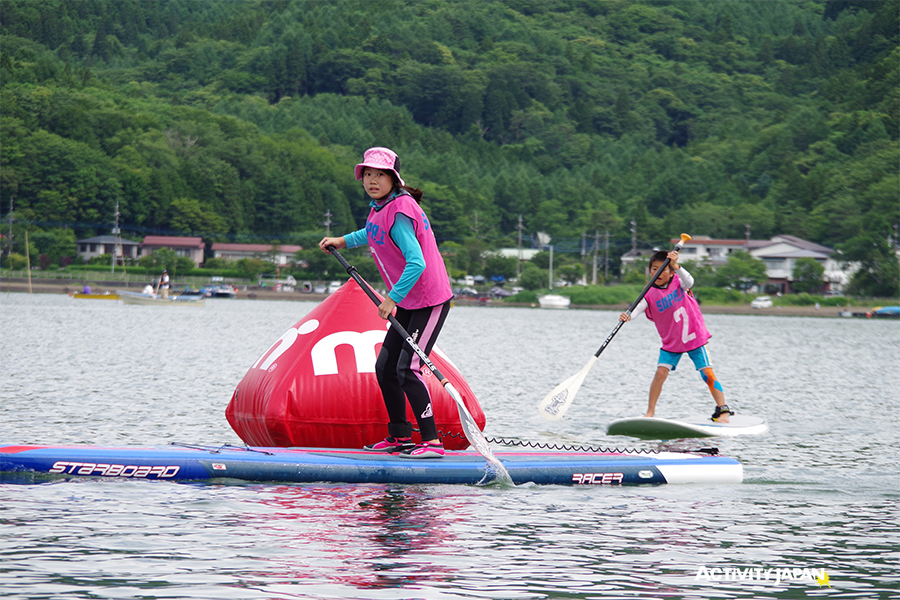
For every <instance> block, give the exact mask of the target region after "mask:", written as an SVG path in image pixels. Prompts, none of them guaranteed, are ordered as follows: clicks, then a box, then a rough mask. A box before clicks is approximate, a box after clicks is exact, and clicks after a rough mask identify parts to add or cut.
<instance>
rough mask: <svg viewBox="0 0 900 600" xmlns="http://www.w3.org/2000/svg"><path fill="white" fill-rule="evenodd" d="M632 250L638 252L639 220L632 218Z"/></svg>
mask: <svg viewBox="0 0 900 600" xmlns="http://www.w3.org/2000/svg"><path fill="white" fill-rule="evenodd" d="M631 251H632V252H637V221H635V220H634V219H632V220H631Z"/></svg>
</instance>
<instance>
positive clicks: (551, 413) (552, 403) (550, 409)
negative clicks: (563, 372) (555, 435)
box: [538, 356, 597, 421]
mask: <svg viewBox="0 0 900 600" xmlns="http://www.w3.org/2000/svg"><path fill="white" fill-rule="evenodd" d="M595 362H597V357H596V356H592V357H591V358H590V360H589V361H587V364H586V365H584V367H583V368H582V369H581V370H580V371H578V372H577V373H575V374H574V375H572V376H571V377H569V378H568V379H566V380H565V381H563V382H562V383H561V384H559V385H558V386H556V387H555V388H553V391H552V392H550V393H549V394H547V396H546V397H545V398H544V399H543V400H541V403H540V404H538V412H540V413H541V416H542V417H544V418H545V419H547V420H548V421H558V420H560V419H562V417H563V415H564V414H566V411H567V410H569V406H571V405H572V401H573V400H575V394H577V393H578V389H579V388H580V387H581V382H582V381H584V377H585V375H587V374H588V371H590V370H591V367H593V366H594V363H595Z"/></svg>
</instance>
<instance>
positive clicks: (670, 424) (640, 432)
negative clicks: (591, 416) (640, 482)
mask: <svg viewBox="0 0 900 600" xmlns="http://www.w3.org/2000/svg"><path fill="white" fill-rule="evenodd" d="M768 430H769V424H768V423H766V420H765V419H763V418H760V417H751V416H749V415H741V414H737V415H731V418H730V420H729V422H728V423H718V422H716V421H713V420H712V417H710V416H708V415H707V416H703V415H694V416H690V417H687V418H685V419H658V418H656V417H631V418H627V419H616V420H615V421H613V422H612V423H610V424H609V426H608V427H607V428H606V433H607V434H608V435H627V436H630V437H636V438H640V439H642V440H674V439H678V438H704V437H727V436H734V435H760V434H763V433H765V432H767V431H768Z"/></svg>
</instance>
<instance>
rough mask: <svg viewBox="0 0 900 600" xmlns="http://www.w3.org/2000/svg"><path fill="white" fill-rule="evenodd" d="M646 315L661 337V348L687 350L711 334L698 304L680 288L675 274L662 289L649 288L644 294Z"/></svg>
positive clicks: (697, 345)
mask: <svg viewBox="0 0 900 600" xmlns="http://www.w3.org/2000/svg"><path fill="white" fill-rule="evenodd" d="M644 298H645V299H646V300H647V310H646V311H644V312H645V314H646V315H647V318H648V319H650V320H651V321H653V324H654V325H656V330H657V331H658V332H659V337H661V338H662V349H663V350H666V351H668V352H689V351H691V350H695V349H697V348H699V347H700V346H703V345H704V344H706V342H708V341H709V338H710V337H711V335H710V333H709V331H708V330H707V329H706V323H704V322H703V314H702V313H701V312H700V305H699V304H697V300H696V299H695V298H694V296H693V294H691V293H690V292H689V291H688V290H684V289H682V288H681V279H680V278H679V277H678V273H675V274H674V275H673V276H672V279H671V280H670V281H669V285H668V286H666V288H665V289H662V288H657V287H651V288H650V290H649V291H647V295H646V296H644Z"/></svg>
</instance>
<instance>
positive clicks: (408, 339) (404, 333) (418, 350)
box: [328, 246, 449, 386]
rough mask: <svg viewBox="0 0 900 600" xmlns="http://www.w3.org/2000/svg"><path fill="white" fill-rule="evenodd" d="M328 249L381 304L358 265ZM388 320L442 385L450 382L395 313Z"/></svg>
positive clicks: (377, 304) (330, 248)
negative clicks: (359, 270)
mask: <svg viewBox="0 0 900 600" xmlns="http://www.w3.org/2000/svg"><path fill="white" fill-rule="evenodd" d="M328 250H329V251H330V252H331V253H332V254H333V255H334V257H335V258H336V259H338V262H339V263H341V266H342V267H344V268H345V269H347V273H348V274H349V275H350V277H352V278H353V279H354V280H355V281H356V283H358V284H359V287H361V288H362V289H363V291H364V292H366V295H367V296H368V297H369V298H370V299H371V300H372V302H374V303H375V306H381V300H380V299H379V298H378V295H377V294H376V293H375V291H374V290H372V288H371V287H370V286H369V284H368V283H367V282H366V280H365V279H363V278H362V275H360V274H359V273H358V272H357V270H356V267H354V266H353V265H351V264H350V263H348V262H347V260H346V259H345V258H344V257H343V256H341V253H340V252H338V250H337V248H335V247H334V246H329V247H328ZM388 321H390V322H391V325H393V327H394V329H396V330H397V332H398V333H399V334H400V335H402V336H403V337H404V338H405V339H406V343H407V344H409V345H410V347H411V348H412V349H413V351H415V353H416V354H417V355H418V356H419V358H421V359H422V362H424V363H425V366H427V367H428V368H429V369H430V370H431V372H432V373H434V376H435V377H437V378H438V381H440V382H441V385H444V386H446V385H447V383H449V380H448V379H447V378H446V377H444V376H443V375H442V374H441V372H440V370H438V368H437V367H436V366H435V365H434V363H433V362H431V360H430V359H429V358H428V355H427V354H425V351H424V350H422V349H421V348H419V345H418V344H416V342H415V340H413V339H412V336H410V335H409V332H407V331H406V328H405V327H403V325H401V324H400V321H398V320H397V318H396V317H395V316H394V315H388Z"/></svg>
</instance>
